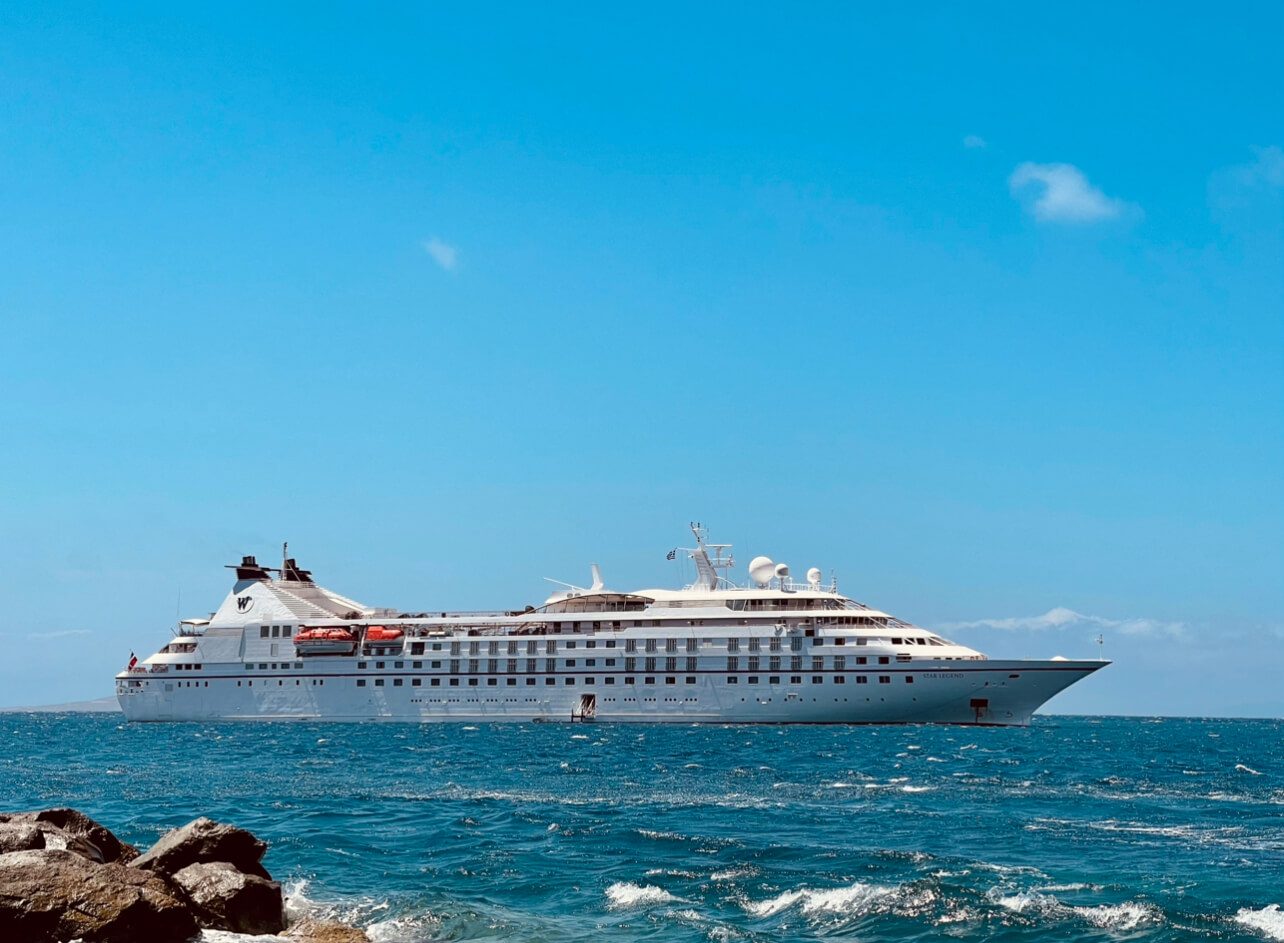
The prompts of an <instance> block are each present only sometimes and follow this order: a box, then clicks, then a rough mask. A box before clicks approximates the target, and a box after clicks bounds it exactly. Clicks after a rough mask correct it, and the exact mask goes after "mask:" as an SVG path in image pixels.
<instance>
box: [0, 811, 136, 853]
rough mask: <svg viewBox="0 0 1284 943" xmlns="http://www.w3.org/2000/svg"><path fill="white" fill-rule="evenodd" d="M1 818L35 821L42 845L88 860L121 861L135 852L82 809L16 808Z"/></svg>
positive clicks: (18, 822)
mask: <svg viewBox="0 0 1284 943" xmlns="http://www.w3.org/2000/svg"><path fill="white" fill-rule="evenodd" d="M0 822H4V823H8V824H11V825H22V824H29V825H34V826H35V827H36V828H38V829H40V831H41V832H43V833H44V835H45V843H44V847H45V848H66V849H68V850H70V851H74V852H75V853H76V854H78V855H82V856H84V857H87V858H89V859H90V860H91V861H100V862H107V863H110V862H113V861H119V862H121V863H122V864H123V863H125V862H127V861H129V860H130V859H131V858H136V857H137V856H138V849H137V848H135V847H134V846H133V845H129V844H126V843H125V842H123V841H121V840H120V839H118V838H117V837H116V836H115V835H113V834H112V833H111V832H110V831H109V830H107V829H106V828H104V827H103V826H101V825H99V824H98V823H97V822H95V821H94V820H93V819H91V818H90V817H89V816H87V815H85V813H83V812H78V811H76V810H75V809H45V810H43V811H41V812H17V813H12V814H8V815H0ZM73 839H78V840H73Z"/></svg>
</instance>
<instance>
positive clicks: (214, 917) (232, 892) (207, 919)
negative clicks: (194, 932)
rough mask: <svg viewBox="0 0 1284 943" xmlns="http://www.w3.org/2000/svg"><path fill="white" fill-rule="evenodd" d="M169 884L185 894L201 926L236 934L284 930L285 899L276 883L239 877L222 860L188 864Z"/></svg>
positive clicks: (257, 877)
mask: <svg viewBox="0 0 1284 943" xmlns="http://www.w3.org/2000/svg"><path fill="white" fill-rule="evenodd" d="M173 881H174V883H175V884H176V885H178V887H179V888H181V889H182V891H183V893H184V894H186V895H187V899H188V901H189V902H190V903H191V906H192V909H193V911H194V913H195V914H196V922H197V923H199V924H200V925H201V926H202V927H209V928H211V929H213V930H232V931H234V932H236V933H280V932H281V931H282V930H284V929H285V899H284V898H283V897H282V896H281V885H280V884H278V883H277V882H276V881H270V880H267V879H266V878H261V877H259V876H258V875H254V874H242V873H241V872H240V871H238V870H237V869H236V868H235V867H234V866H233V865H230V864H228V863H227V862H226V861H213V862H202V863H199V864H189V865H188V866H187V867H185V868H183V869H181V870H179V871H177V872H176V873H175V874H174V877H173Z"/></svg>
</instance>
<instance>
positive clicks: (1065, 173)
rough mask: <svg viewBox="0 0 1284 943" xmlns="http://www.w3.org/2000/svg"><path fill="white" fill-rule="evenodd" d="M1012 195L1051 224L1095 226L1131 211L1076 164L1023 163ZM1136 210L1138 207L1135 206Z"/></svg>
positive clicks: (1012, 185)
mask: <svg viewBox="0 0 1284 943" xmlns="http://www.w3.org/2000/svg"><path fill="white" fill-rule="evenodd" d="M1008 186H1009V187H1010V188H1011V190H1012V195H1013V196H1014V197H1016V198H1017V199H1019V200H1021V201H1022V202H1023V203H1024V204H1025V207H1026V209H1027V210H1028V211H1029V212H1030V213H1031V214H1032V215H1033V216H1034V218H1035V219H1037V220H1040V221H1042V222H1048V223H1095V222H1098V221H1100V220H1103V219H1114V218H1115V217H1117V216H1120V215H1121V214H1122V213H1123V212H1124V211H1125V210H1127V209H1129V204H1127V203H1125V202H1124V201H1123V200H1117V199H1114V198H1113V197H1108V196H1106V195H1105V194H1104V193H1102V192H1101V190H1100V189H1098V188H1097V187H1094V186H1093V185H1092V184H1091V183H1089V182H1088V178H1087V177H1086V176H1085V175H1084V173H1083V171H1082V170H1080V169H1079V168H1078V167H1076V166H1074V165H1073V164H1035V163H1031V162H1030V161H1026V162H1025V163H1024V164H1019V165H1018V166H1017V168H1016V170H1014V171H1012V176H1011V177H1009V178H1008ZM1133 209H1136V207H1133Z"/></svg>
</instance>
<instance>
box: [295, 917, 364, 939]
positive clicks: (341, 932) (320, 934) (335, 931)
mask: <svg viewBox="0 0 1284 943" xmlns="http://www.w3.org/2000/svg"><path fill="white" fill-rule="evenodd" d="M283 935H284V936H286V937H288V938H289V939H291V940H300V941H302V943H370V937H368V936H366V934H365V931H363V930H358V929H357V928H356V927H350V926H348V925H347V924H343V923H333V922H331V921H329V920H313V919H312V918H311V917H304V918H303V919H302V920H300V921H299V922H298V923H296V924H295V925H294V926H292V927H290V929H288V930H286V931H285V933H284V934H283Z"/></svg>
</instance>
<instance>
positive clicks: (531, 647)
mask: <svg viewBox="0 0 1284 943" xmlns="http://www.w3.org/2000/svg"><path fill="white" fill-rule="evenodd" d="M293 633H294V630H293V626H288V625H270V626H269V625H263V626H259V637H260V638H292V637H293ZM580 641H582V642H583V644H584V647H585V648H596V647H597V642H598V640H597V639H581V640H580ZM623 641H624V650H625V651H626V652H634V651H637V644H638V642H639V641H641V642H642V643H643V645H644V648H645V651H648V652H654V651H657V650H658V646H659V643H660V642H663V643H664V650H665V651H666V652H676V651H678V650H679V646H682V647H683V648H685V650H686V651H688V652H694V651H696V650H697V649H698V646H699V640H698V639H695V638H687V639H676V638H670V639H653V638H649V639H624V640H623ZM704 641H705V642H706V643H708V644H712V642H713V640H712V639H705V640H704ZM742 641H743V642H745V643H746V644H747V645H748V648H749V651H751V652H756V651H759V650H760V647H761V645H762V641H763V639H762V638H761V637H759V636H752V637H750V638H747V639H739V638H729V639H727V651H728V652H738V651H739V650H740V643H741V642H742ZM766 641H767V643H768V650H769V651H773V652H778V651H780V650H781V646H782V643H783V640H782V639H781V638H780V637H778V636H769V637H768V638H767V639H766ZM826 641H829V642H832V643H833V644H834V645H837V646H843V645H848V644H852V645H865V644H866V643H867V642H868V641H869V640H868V639H865V638H859V637H857V638H851V639H848V638H847V637H845V636H837V637H834V638H830V639H826V638H824V637H823V636H819V635H817V636H813V637H812V640H811V644H812V645H813V646H821V645H824V644H825V643H826ZM889 641H890V642H891V643H892V644H893V645H929V644H932V642H933V641H934V640H929V639H927V638H923V637H909V638H892V639H890V640H889ZM428 644H431V645H432V651H434V652H439V651H443V648H442V646H443V645H449V646H450V653H451V654H452V655H458V654H460V645H461V643H460V642H458V641H452V642H432V643H427V642H419V641H412V642H411V643H410V648H411V654H412V655H422V654H423V653H424V651H425V646H426V645H428ZM520 644H521V643H520V642H518V641H515V640H509V641H508V642H507V654H509V655H516V654H517V653H518V647H519V646H520ZM559 644H560V645H562V646H563V647H564V648H565V649H567V650H570V649H573V648H575V647H576V644H577V642H576V640H575V639H545V640H544V650H545V653H546V654H553V653H554V652H556V651H557V650H558V645H559ZM602 644H603V647H604V648H615V647H616V644H617V642H616V640H615V639H603V640H602ZM486 645H487V654H490V655H498V654H499V646H500V643H499V642H498V641H492V642H487V643H486ZM538 646H539V641H538V640H536V639H527V641H526V654H528V655H534V654H535V653H536V651H537V650H538ZM802 647H803V638H802V636H799V635H795V636H791V637H790V638H789V648H790V650H791V651H795V652H797V651H802ZM468 653H469V654H470V655H478V654H480V653H481V642H477V641H473V642H469V643H468Z"/></svg>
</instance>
